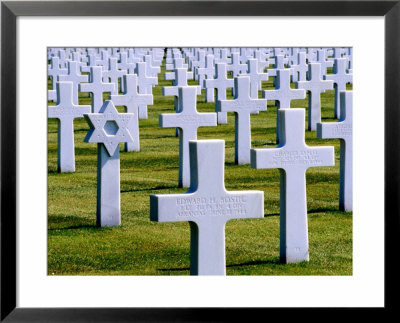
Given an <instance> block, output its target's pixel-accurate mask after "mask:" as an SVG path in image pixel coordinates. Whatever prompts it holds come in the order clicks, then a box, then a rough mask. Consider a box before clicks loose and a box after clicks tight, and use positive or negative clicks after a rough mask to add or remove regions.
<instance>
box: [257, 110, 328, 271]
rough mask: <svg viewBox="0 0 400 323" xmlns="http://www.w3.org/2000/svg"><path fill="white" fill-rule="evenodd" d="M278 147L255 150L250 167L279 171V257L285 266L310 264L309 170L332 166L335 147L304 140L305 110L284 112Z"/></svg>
mask: <svg viewBox="0 0 400 323" xmlns="http://www.w3.org/2000/svg"><path fill="white" fill-rule="evenodd" d="M279 113H280V114H281V116H280V120H281V127H280V131H281V133H280V138H281V141H280V143H279V146H278V147H277V148H266V149H252V150H251V167H252V168H257V169H265V168H279V169H280V170H281V171H280V177H281V186H280V241H281V242H280V256H281V261H282V262H284V263H294V262H300V261H308V260H309V253H308V228H307V196H306V171H307V169H308V168H309V167H320V166H333V165H334V163H335V159H334V150H333V147H309V146H307V145H306V143H305V141H304V137H305V132H304V118H305V112H304V109H300V108H299V109H282V110H280V111H279Z"/></svg>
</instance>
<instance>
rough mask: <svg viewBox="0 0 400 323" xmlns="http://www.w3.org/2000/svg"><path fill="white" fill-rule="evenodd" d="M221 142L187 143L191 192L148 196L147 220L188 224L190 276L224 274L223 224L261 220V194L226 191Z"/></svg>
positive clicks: (222, 145)
mask: <svg viewBox="0 0 400 323" xmlns="http://www.w3.org/2000/svg"><path fill="white" fill-rule="evenodd" d="M224 144H225V143H224V141H223V140H196V141H190V144H189V146H190V163H191V167H190V171H191V174H190V178H191V180H190V189H189V191H188V192H187V193H183V194H157V195H151V196H150V220H151V221H157V222H182V221H189V223H190V274H191V275H225V273H226V266H225V223H226V222H227V221H229V220H231V219H243V218H262V217H264V192H262V191H227V190H226V189H225V184H224V148H225V147H224Z"/></svg>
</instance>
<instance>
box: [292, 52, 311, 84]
mask: <svg viewBox="0 0 400 323" xmlns="http://www.w3.org/2000/svg"><path fill="white" fill-rule="evenodd" d="M297 60H298V62H297V64H295V65H294V64H293V65H291V66H290V68H291V69H292V71H293V72H292V81H293V82H297V81H305V80H306V76H307V71H308V64H307V62H306V53H304V52H300V53H298V59H297Z"/></svg>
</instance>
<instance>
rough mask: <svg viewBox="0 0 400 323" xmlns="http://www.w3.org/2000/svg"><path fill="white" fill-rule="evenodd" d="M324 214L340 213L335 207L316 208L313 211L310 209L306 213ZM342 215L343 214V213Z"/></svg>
mask: <svg viewBox="0 0 400 323" xmlns="http://www.w3.org/2000/svg"><path fill="white" fill-rule="evenodd" d="M325 212H335V213H340V212H341V211H340V210H339V208H338V207H335V206H328V207H318V208H315V209H310V210H308V211H307V213H309V214H310V213H325ZM343 213H344V212H343Z"/></svg>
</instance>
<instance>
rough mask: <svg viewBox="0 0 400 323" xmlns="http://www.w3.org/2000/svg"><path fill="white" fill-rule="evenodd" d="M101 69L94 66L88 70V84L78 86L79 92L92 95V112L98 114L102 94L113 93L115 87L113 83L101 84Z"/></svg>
mask: <svg viewBox="0 0 400 323" xmlns="http://www.w3.org/2000/svg"><path fill="white" fill-rule="evenodd" d="M102 73H103V68H102V67H101V66H94V67H91V68H90V82H89V83H82V84H80V85H79V90H80V92H91V93H92V112H93V113H98V112H99V110H100V108H101V107H102V106H103V93H104V92H110V93H111V92H113V91H114V89H115V85H114V84H113V83H103V75H102Z"/></svg>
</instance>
